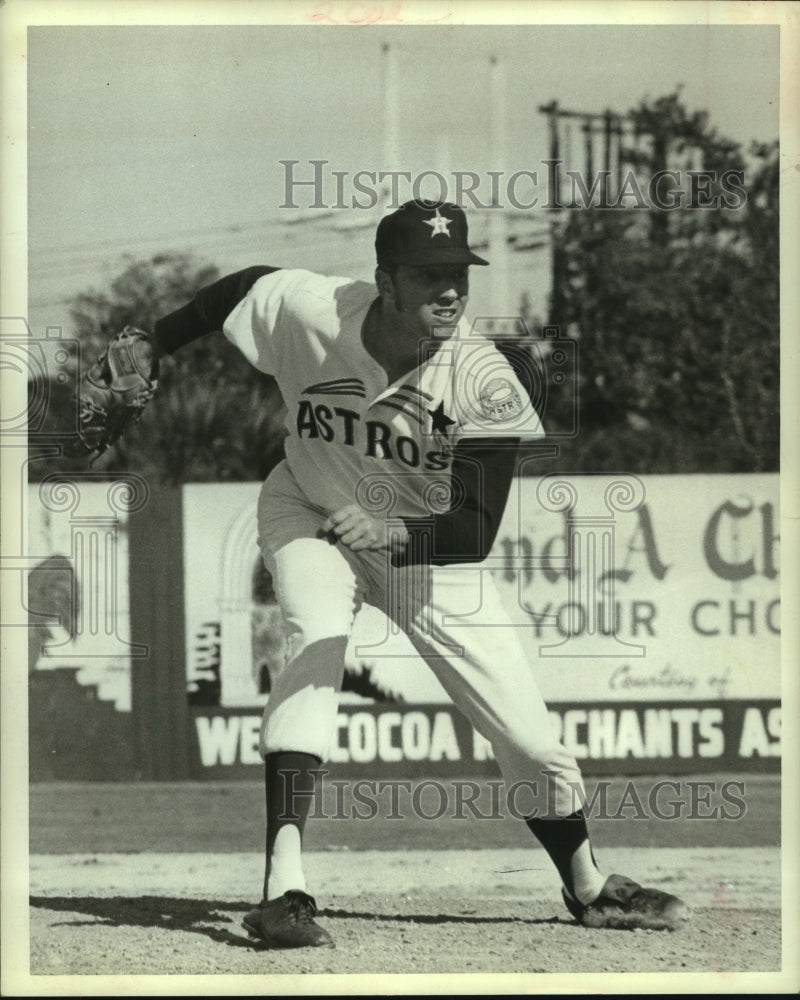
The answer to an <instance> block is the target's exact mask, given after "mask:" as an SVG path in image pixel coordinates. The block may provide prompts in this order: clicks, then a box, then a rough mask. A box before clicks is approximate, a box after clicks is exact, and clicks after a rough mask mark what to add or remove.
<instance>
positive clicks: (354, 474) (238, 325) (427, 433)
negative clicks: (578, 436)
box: [224, 270, 543, 516]
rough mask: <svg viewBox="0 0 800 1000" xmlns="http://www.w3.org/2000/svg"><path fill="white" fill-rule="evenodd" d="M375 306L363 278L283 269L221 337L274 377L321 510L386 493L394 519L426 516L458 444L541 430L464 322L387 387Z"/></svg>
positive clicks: (497, 361)
mask: <svg viewBox="0 0 800 1000" xmlns="http://www.w3.org/2000/svg"><path fill="white" fill-rule="evenodd" d="M374 299H375V288H374V285H371V284H368V283H367V282H361V281H352V280H350V279H345V278H337V277H325V276H323V275H319V274H314V273H312V272H310V271H305V270H281V271H276V272H274V273H273V274H268V275H265V276H264V277H262V278H260V279H259V280H258V281H257V282H256V283H255V284H254V285H253V287H252V288H251V290H250V292H249V293H248V294H247V295H246V296H245V298H244V299H242V301H241V302H239V304H238V305H237V306H236V307H235V308H234V309H233V311H232V312H231V313H230V315H229V316H228V318H227V320H226V321H225V324H224V332H225V335H226V337H227V338H228V339H229V340H230V341H231V342H232V343H234V344H235V345H236V346H237V347H239V349H240V350H241V351H242V352H243V354H244V355H245V357H247V359H248V360H249V361H250V362H251V364H253V365H255V367H257V368H259V369H260V370H261V371H263V372H265V373H267V374H270V375H273V376H274V377H275V378H276V380H277V382H278V386H279V388H280V390H281V393H282V395H283V398H284V401H285V404H286V407H287V418H286V431H287V439H286V443H285V445H286V458H287V462H288V464H289V467H290V469H291V471H292V474H293V475H294V477H295V479H296V480H297V482H298V484H299V485H300V487H301V488H302V489H303V491H304V492H305V493H306V495H307V496H309V497H312V498H313V500H314V503H315V504H317V505H319V506H320V507H323V508H325V509H327V510H331V511H332V510H335V509H337V508H340V507H342V506H343V505H344V504H347V503H352V502H353V501H354V500H356V501H357V500H358V499H359V495H360V494H359V491H369V490H370V489H371V488H375V487H379V486H381V485H383V486H384V487H386V488H390V489H391V490H392V491H393V493H394V494H396V501H395V503H394V506H393V507H392V508H391V510H390V511H389V513H391V514H392V515H394V516H424V515H425V514H428V513H430V511H431V509H432V508H431V496H432V495H433V494H434V493H435V490H432V489H431V484H432V483H435V482H436V481H437V480H438V481H439V482H441V481H442V480H446V479H448V478H449V471H450V467H451V461H452V449H453V447H454V446H455V445H456V444H457V443H458V442H459V441H461V440H463V439H465V438H469V437H470V436H472V437H487V436H492V435H498V434H503V435H505V436H511V437H519V438H533V437H538V436H539V435H541V434H542V433H543V432H542V428H541V424H540V421H539V417H538V415H537V413H536V411H535V409H534V408H533V406H532V405H531V402H530V399H529V397H528V394H527V393H526V391H525V390H524V388H523V387H522V385H521V384H520V382H519V381H518V379H517V377H516V375H515V373H514V371H513V369H512V368H511V366H510V365H509V364H508V362H507V361H506V359H505V358H504V357H503V355H502V354H501V353H500V352H499V351H498V350H497V348H496V347H495V346H494V345H493V344H492V343H491V342H490V341H488V340H487V339H486V338H484V337H481V336H477V335H475V334H473V333H472V332H470V330H469V327H468V325H467V324H466V323H465V322H464V321H463V320H462V321H461V323H459V324H458V326H456V327H454V328H442V329H439V330H434V331H432V336H431V338H430V340H429V341H428V342H426V343H424V344H423V345H422V346H421V354H420V362H421V363H420V364H419V366H418V367H417V368H416V369H414V370H413V371H411V372H409V373H407V374H406V375H404V376H403V377H402V378H401V379H399V380H398V381H396V382H393V383H392V384H387V376H386V373H385V371H384V369H383V368H382V367H381V366H380V365H379V364H378V363H377V362H376V361H375V360H374V359H373V358H372V357H371V355H370V354H369V353H368V352H367V350H366V348H365V347H364V345H363V343H362V340H361V330H362V326H363V323H364V319H365V317H366V315H367V312H368V310H369V307H370V305H371V304H372V303H373V301H374Z"/></svg>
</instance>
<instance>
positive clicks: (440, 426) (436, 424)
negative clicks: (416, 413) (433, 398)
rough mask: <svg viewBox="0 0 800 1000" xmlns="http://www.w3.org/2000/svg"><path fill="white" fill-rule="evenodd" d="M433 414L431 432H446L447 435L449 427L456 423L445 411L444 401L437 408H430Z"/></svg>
mask: <svg viewBox="0 0 800 1000" xmlns="http://www.w3.org/2000/svg"><path fill="white" fill-rule="evenodd" d="M428 413H430V415H431V433H433V434H444V436H445V437H447V428H448V427H450V426H451V425H452V424H454V423H455V420H451V419H450V417H448V416H447V414H446V413H445V412H444V401H442V402H441V403H439V405H438V406H437V407H436V409H435V410H428Z"/></svg>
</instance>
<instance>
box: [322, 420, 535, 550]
mask: <svg viewBox="0 0 800 1000" xmlns="http://www.w3.org/2000/svg"><path fill="white" fill-rule="evenodd" d="M518 447H519V439H518V438H502V439H498V438H496V437H492V438H469V439H465V440H462V441H460V442H458V444H456V446H455V448H454V450H453V465H452V472H451V482H452V487H451V488H452V497H451V503H450V510H448V511H446V512H443V513H441V514H434V515H431V516H430V517H404V518H400V519H397V520H392V521H383V520H381V519H380V518H376V517H373V516H372V515H370V514H368V513H367V512H366V511H364V510H362V509H361V508H360V507H359V506H358V505H356V504H351V505H349V506H347V507H343V508H342V509H341V510H338V511H336V512H334V513H333V514H331V515H330V517H329V518H328V519H327V521H326V522H325V523H324V524H323V526H322V532H323V533H324V534H327V535H329V536H332V537H335V538H336V539H338V540H339V541H340V542H342V544H343V545H347V546H348V548H351V549H352V550H353V551H354V552H358V551H360V550H362V549H375V550H386V551H388V552H390V553H391V555H392V564H393V565H395V566H410V565H413V564H415V563H426V564H432V565H434V566H443V565H448V564H451V563H464V562H469V563H473V562H481V561H482V560H484V559H485V558H486V556H487V555H488V554H489V552H490V551H491V549H492V546H493V545H494V542H495V539H496V537H497V532H498V529H499V527H500V522H501V520H502V518H503V511H504V510H505V506H506V502H507V501H508V494H509V491H510V489H511V483H512V480H513V478H514V471H515V469H516V460H517V451H518Z"/></svg>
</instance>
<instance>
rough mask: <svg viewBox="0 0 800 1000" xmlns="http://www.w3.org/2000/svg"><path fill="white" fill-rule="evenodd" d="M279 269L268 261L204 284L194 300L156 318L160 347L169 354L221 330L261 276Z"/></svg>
mask: <svg viewBox="0 0 800 1000" xmlns="http://www.w3.org/2000/svg"><path fill="white" fill-rule="evenodd" d="M279 270H280V268H278V267H267V266H266V265H258V266H256V267H247V268H245V269H244V270H243V271H237V272H236V273H235V274H229V275H227V276H226V277H224V278H220V279H219V281H215V282H214V283H213V284H211V285H207V286H206V287H205V288H201V289H200V291H199V292H197V294H196V295H195V297H194V298H193V299H192V301H191V302H188V303H187V304H186V305H185V306H181V308H180V309H176V310H175V312H173V313H170V314H169V315H168V316H164V317H162V318H161V319H158V320H156V322H155V326H154V327H153V334H154V335H155V338H156V341H157V343H158V345H159V347H160V348H161V349H162V351H166V353H167V354H173V353H174V352H175V351H177V350H178V348H179V347H183V346H184V345H185V344H190V343H191V342H192V341H193V340H198V339H199V338H200V337H205V336H206V334H208V333H214V332H216V331H217V330H221V329H222V325H223V323H224V322H225V320H226V319H227V317H228V316H229V315H230V314H231V313H232V312H233V309H234V307H235V306H236V305H238V303H239V302H241V301H242V299H243V298H244V297H245V295H247V293H248V292H249V291H250V289H251V288H252V287H253V285H254V284H255V283H256V282H257V281H258V279H259V278H263V276H264V275H265V274H272V272H273V271H279Z"/></svg>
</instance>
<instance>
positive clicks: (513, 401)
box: [480, 378, 522, 422]
mask: <svg viewBox="0 0 800 1000" xmlns="http://www.w3.org/2000/svg"><path fill="white" fill-rule="evenodd" d="M480 402H481V409H482V410H483V412H484V414H485V415H486V416H487V417H488V418H489V419H490V420H496V421H498V422H500V421H503V420H511V419H512V418H513V417H515V416H516V415H517V414H518V413H521V412H522V400H521V399H520V397H519V393H518V392H517V390H516V388H515V387H514V385H513V384H512V383H511V382H509V380H508V379H507V378H493V379H491V380H490V381H489V382H487V383H486V385H484V386H483V388H482V389H481V392H480Z"/></svg>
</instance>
